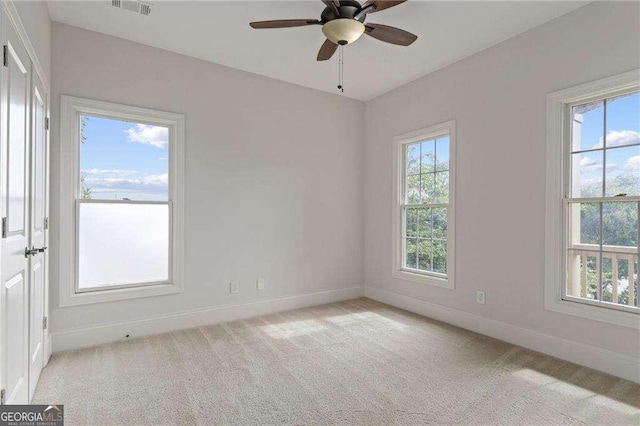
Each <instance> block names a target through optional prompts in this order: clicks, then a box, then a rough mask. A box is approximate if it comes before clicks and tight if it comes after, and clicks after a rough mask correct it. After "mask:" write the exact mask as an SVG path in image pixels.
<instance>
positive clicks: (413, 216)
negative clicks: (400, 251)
mask: <svg viewBox="0 0 640 426" xmlns="http://www.w3.org/2000/svg"><path fill="white" fill-rule="evenodd" d="M418 210H419V209H415V208H414V209H408V208H405V235H406V236H407V237H417V236H418Z"/></svg>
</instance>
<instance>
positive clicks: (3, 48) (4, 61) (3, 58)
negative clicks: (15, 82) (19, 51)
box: [2, 44, 9, 67]
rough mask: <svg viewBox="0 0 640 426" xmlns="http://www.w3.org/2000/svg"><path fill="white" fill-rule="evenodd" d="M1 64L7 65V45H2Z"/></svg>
mask: <svg viewBox="0 0 640 426" xmlns="http://www.w3.org/2000/svg"><path fill="white" fill-rule="evenodd" d="M2 65H4V66H5V67H8V66H9V55H8V52H7V45H6V44H5V45H4V46H2Z"/></svg>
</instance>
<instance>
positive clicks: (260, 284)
mask: <svg viewBox="0 0 640 426" xmlns="http://www.w3.org/2000/svg"><path fill="white" fill-rule="evenodd" d="M256 288H257V289H258V290H260V291H262V290H264V278H258V280H257V281H256Z"/></svg>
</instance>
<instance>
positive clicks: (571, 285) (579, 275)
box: [567, 244, 638, 307]
mask: <svg viewBox="0 0 640 426" xmlns="http://www.w3.org/2000/svg"><path fill="white" fill-rule="evenodd" d="M568 254H569V255H568V257H567V261H568V267H569V274H568V282H567V295H569V296H574V297H581V298H586V299H591V300H594V299H595V300H597V301H602V300H603V287H604V286H605V284H606V286H607V287H608V286H609V285H611V300H610V302H611V303H617V304H619V305H627V306H632V307H635V306H637V303H636V288H635V285H634V282H637V279H638V275H637V274H638V271H637V268H636V262H638V248H637V247H623V246H607V245H603V246H602V250H600V246H599V245H598V244H573V245H572V246H571V248H570V249H569V253H568ZM600 256H602V262H601V260H600ZM589 259H594V260H595V261H594V262H592V265H593V267H592V268H590V267H589V266H588V265H589ZM605 259H610V260H611V265H610V270H609V265H608V262H607V268H606V269H607V270H606V271H604V272H607V273H608V272H610V273H611V282H610V283H609V282H608V280H607V283H603V282H602V281H603V280H602V279H601V278H600V277H601V271H600V269H601V267H602V265H603V263H604V260H605ZM621 262H622V264H623V265H624V263H626V264H627V268H626V274H623V275H622V276H619V265H621ZM623 269H625V268H624V267H623ZM588 270H591V271H592V272H595V277H596V294H595V295H591V297H590V295H589V279H588ZM625 275H626V276H625ZM625 278H626V285H625V282H624V280H625ZM624 291H627V294H626V298H623V300H622V301H620V299H619V296H620V295H621V294H622V293H623V292H624ZM624 299H626V300H624Z"/></svg>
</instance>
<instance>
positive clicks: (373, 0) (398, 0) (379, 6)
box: [362, 0, 407, 13]
mask: <svg viewBox="0 0 640 426" xmlns="http://www.w3.org/2000/svg"><path fill="white" fill-rule="evenodd" d="M406 1H407V0H394V1H378V0H369V1H368V2H366V3H365V4H363V5H362V9H365V8H367V7H369V6H371V5H374V6H375V8H374V9H371V10H370V11H369V12H368V13H373V12H380V11H381V10H385V9H389V8H390V7H393V6H397V5H399V4H402V3H404V2H406Z"/></svg>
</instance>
